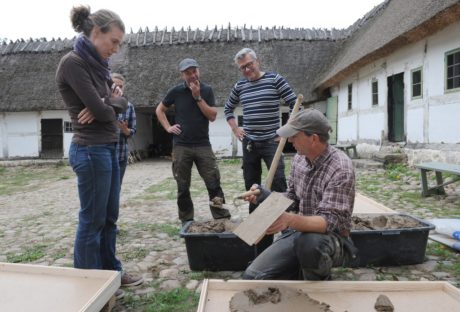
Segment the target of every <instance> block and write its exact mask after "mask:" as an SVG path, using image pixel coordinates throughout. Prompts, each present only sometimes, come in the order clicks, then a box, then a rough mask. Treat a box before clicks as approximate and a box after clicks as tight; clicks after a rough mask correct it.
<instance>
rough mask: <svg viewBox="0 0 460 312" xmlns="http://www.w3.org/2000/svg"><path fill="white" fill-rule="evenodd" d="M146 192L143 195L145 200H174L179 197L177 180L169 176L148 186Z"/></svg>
mask: <svg viewBox="0 0 460 312" xmlns="http://www.w3.org/2000/svg"><path fill="white" fill-rule="evenodd" d="M144 192H145V194H143V195H141V198H142V199H144V200H174V199H176V197H177V187H176V181H175V180H174V178H173V177H169V178H166V179H164V180H163V181H161V182H160V183H157V184H154V185H152V186H150V187H148V188H147V189H146V190H145V191H144Z"/></svg>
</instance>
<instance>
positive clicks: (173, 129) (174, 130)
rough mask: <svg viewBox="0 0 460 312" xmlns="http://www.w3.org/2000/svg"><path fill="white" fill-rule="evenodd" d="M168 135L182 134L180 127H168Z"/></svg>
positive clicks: (176, 125)
mask: <svg viewBox="0 0 460 312" xmlns="http://www.w3.org/2000/svg"><path fill="white" fill-rule="evenodd" d="M166 131H167V132H168V133H171V134H175V135H179V134H181V133H182V130H181V129H180V125H178V124H175V125H173V126H170V127H169V128H168V129H167V130H166Z"/></svg>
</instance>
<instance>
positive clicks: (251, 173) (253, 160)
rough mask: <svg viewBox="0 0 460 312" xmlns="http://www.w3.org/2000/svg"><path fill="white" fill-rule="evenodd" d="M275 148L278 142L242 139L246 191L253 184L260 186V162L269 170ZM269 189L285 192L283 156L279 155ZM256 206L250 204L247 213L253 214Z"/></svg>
mask: <svg viewBox="0 0 460 312" xmlns="http://www.w3.org/2000/svg"><path fill="white" fill-rule="evenodd" d="M248 146H249V147H248ZM277 148H278V142H275V141H274V140H273V139H270V140H264V141H250V140H248V139H246V138H244V139H243V177H244V184H245V187H246V190H249V189H250V188H251V186H252V185H253V184H259V185H260V184H261V175H262V164H261V162H262V160H263V161H264V162H265V165H266V166H267V168H270V166H271V164H272V161H273V158H274V157H275V153H276V149H277ZM271 189H272V191H275V192H280V193H282V192H285V191H286V189H287V184H286V176H285V174H284V159H283V155H281V157H280V161H279V163H278V167H277V168H276V172H275V176H274V177H273V183H272V188H271ZM257 206H258V205H256V204H253V203H250V204H249V213H251V212H253V211H254V210H255V209H256V208H257Z"/></svg>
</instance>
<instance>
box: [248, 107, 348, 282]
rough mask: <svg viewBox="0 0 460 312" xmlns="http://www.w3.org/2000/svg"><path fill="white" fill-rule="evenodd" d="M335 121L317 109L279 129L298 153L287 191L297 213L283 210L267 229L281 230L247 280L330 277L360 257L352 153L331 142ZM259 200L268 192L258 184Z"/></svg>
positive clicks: (255, 198) (254, 198)
mask: <svg viewBox="0 0 460 312" xmlns="http://www.w3.org/2000/svg"><path fill="white" fill-rule="evenodd" d="M329 131H331V126H330V124H329V122H328V120H327V118H326V117H325V116H324V115H323V114H322V113H321V112H320V111H318V110H315V109H307V110H303V111H301V112H299V113H297V114H296V115H295V116H293V118H292V119H291V120H290V121H289V122H288V123H287V124H286V125H284V126H283V127H281V128H280V129H278V130H277V134H278V135H279V136H281V137H285V138H288V140H289V142H291V143H292V144H293V146H294V148H295V149H296V150H297V154H296V155H295V156H294V159H293V160H292V166H291V173H290V176H289V182H288V188H287V191H286V193H284V195H285V196H286V197H287V198H289V199H292V200H293V201H294V203H293V207H290V209H289V210H295V211H296V213H289V212H284V213H283V214H282V215H281V216H280V217H279V218H278V219H277V220H276V221H275V222H274V223H273V224H272V225H271V226H270V227H269V228H268V229H267V232H266V234H274V233H277V232H280V231H282V234H281V235H280V237H279V239H278V240H276V241H275V242H274V243H273V244H272V245H271V246H270V247H269V248H267V249H266V250H265V251H264V252H262V253H261V254H260V255H259V256H258V257H257V258H256V259H255V260H254V261H253V262H252V263H251V265H250V266H249V267H248V268H247V269H246V271H245V272H244V275H243V278H244V279H282V280H292V279H294V280H296V279H304V280H328V279H330V274H331V268H332V267H334V266H346V265H351V264H354V263H355V261H356V248H355V247H354V246H353V243H352V241H351V240H350V238H349V235H350V230H351V223H352V222H351V215H352V213H353V204H354V198H355V172H354V168H353V164H352V162H351V160H350V158H349V157H348V156H347V155H346V154H345V153H343V152H342V151H339V150H337V149H336V148H334V147H332V146H330V145H329V144H328V140H329ZM255 189H260V191H261V193H260V195H258V196H255V195H251V196H248V197H247V198H246V200H248V201H251V202H253V203H257V204H259V203H261V202H262V201H263V200H264V199H266V198H267V197H268V195H269V194H270V191H269V190H267V189H265V188H263V187H262V186H259V185H253V186H252V188H251V190H255Z"/></svg>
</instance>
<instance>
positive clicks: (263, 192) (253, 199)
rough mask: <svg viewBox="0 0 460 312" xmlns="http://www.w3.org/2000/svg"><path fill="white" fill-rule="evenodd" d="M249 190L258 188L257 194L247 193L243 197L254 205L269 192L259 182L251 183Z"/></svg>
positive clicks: (262, 199)
mask: <svg viewBox="0 0 460 312" xmlns="http://www.w3.org/2000/svg"><path fill="white" fill-rule="evenodd" d="M249 190H250V191H255V190H260V194H259V195H249V196H246V197H245V198H244V200H245V201H248V202H251V203H253V204H256V205H258V204H260V203H261V202H263V201H264V200H265V199H267V197H268V196H270V194H271V192H270V191H269V190H267V189H266V188H265V187H263V186H261V185H259V184H253V185H252V186H251V188H250V189H249Z"/></svg>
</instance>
